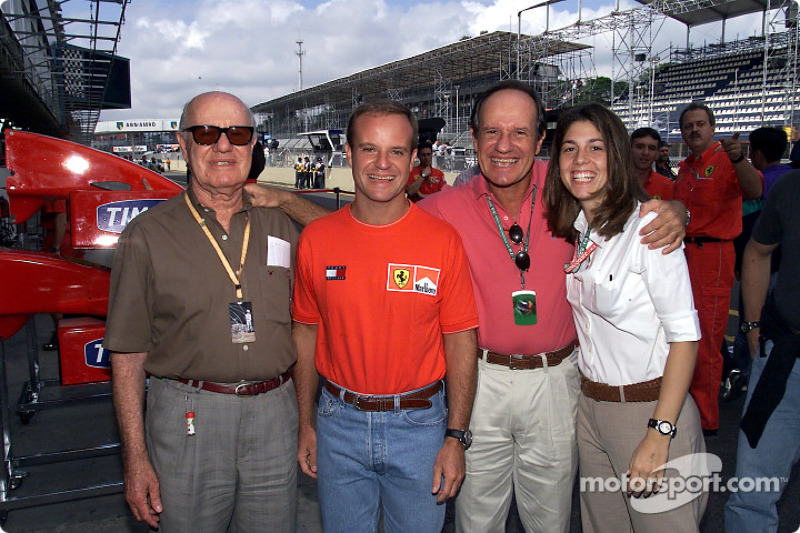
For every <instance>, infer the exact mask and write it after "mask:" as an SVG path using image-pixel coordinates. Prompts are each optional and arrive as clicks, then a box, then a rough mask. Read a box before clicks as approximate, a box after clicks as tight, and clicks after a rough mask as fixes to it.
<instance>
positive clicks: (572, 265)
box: [564, 227, 597, 274]
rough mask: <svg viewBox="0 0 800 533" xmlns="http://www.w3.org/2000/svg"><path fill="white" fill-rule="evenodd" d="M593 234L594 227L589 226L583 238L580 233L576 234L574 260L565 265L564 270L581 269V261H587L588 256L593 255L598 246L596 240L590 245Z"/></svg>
mask: <svg viewBox="0 0 800 533" xmlns="http://www.w3.org/2000/svg"><path fill="white" fill-rule="evenodd" d="M591 234H592V228H591V227H589V228H588V229H587V230H586V235H584V236H583V240H581V238H580V234H578V235H576V236H575V252H574V253H573V255H572V261H570V262H569V263H567V264H565V265H564V272H566V273H567V274H571V273H573V272H577V271H579V270H580V269H581V263H583V262H584V261H586V258H587V257H589V256H590V255H592V252H594V251H595V249H596V248H597V243H596V242H592V244H591V246H590V245H589V237H590V235H591Z"/></svg>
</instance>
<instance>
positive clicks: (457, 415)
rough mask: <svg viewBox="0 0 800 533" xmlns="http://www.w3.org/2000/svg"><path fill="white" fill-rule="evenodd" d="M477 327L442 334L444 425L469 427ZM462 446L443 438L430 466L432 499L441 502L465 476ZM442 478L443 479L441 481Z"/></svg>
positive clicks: (473, 387) (457, 427) (476, 356)
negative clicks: (445, 367) (444, 366)
mask: <svg viewBox="0 0 800 533" xmlns="http://www.w3.org/2000/svg"><path fill="white" fill-rule="evenodd" d="M476 331H477V330H475V329H471V330H467V331H459V332H457V333H448V334H445V335H444V353H445V359H446V361H447V374H446V377H445V381H446V382H447V407H448V412H449V413H448V417H447V427H448V428H451V429H460V430H466V429H469V419H470V415H471V414H472V402H473V400H474V399H475V387H476V385H477V381H478V338H477V333H476ZM466 471H467V469H466V465H465V462H464V446H463V445H462V444H461V443H460V442H459V441H458V440H456V439H453V438H445V440H444V445H442V448H441V449H440V450H439V454H438V455H437V456H436V462H435V463H434V465H433V484H432V487H431V493H432V494H436V501H437V502H439V503H442V502H444V501H445V500H447V499H448V498H452V497H454V496H455V495H456V494H458V489H459V488H460V487H461V482H462V481H464V476H465V475H466ZM442 478H444V482H442Z"/></svg>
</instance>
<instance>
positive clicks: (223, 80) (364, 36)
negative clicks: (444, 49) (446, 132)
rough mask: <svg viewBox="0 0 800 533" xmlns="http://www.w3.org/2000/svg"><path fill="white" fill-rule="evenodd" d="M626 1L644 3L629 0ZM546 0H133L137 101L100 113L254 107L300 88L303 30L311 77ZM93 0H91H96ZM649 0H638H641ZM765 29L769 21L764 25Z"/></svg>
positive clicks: (533, 20)
mask: <svg viewBox="0 0 800 533" xmlns="http://www.w3.org/2000/svg"><path fill="white" fill-rule="evenodd" d="M620 1H621V2H622V4H621V9H628V8H631V7H633V5H634V3H633V2H632V1H629V0H620ZM536 3H538V2H537V1H535V0H452V1H435V0H434V1H430V2H421V1H418V0H330V1H327V2H318V1H316V0H294V1H293V0H270V1H268V2H267V1H264V0H170V1H169V2H165V1H163V0H132V2H131V3H130V4H129V5H128V7H127V11H126V17H125V18H126V21H125V24H124V26H123V27H122V32H121V38H120V42H119V50H118V53H119V55H121V56H123V57H127V58H129V59H130V60H131V63H130V65H131V92H132V95H131V96H132V106H131V109H127V110H116V111H104V112H103V113H102V114H101V116H100V120H120V119H134V118H136V119H145V118H164V119H174V118H178V116H179V115H180V111H181V108H182V106H183V104H184V103H185V102H186V101H187V100H188V99H189V98H191V97H192V96H193V95H195V94H198V93H200V92H203V91H209V90H224V91H229V92H232V93H234V94H236V95H238V96H240V97H241V98H242V99H243V100H244V101H245V103H246V104H248V105H250V106H252V105H255V104H258V103H261V102H265V101H267V100H271V99H273V98H277V97H279V96H283V95H285V94H287V93H290V92H292V91H295V90H297V88H298V58H297V55H296V52H297V49H298V47H297V44H296V41H298V40H302V41H303V51H304V52H305V55H304V56H303V86H304V87H305V88H308V87H312V86H314V85H318V84H320V83H324V82H326V81H330V80H333V79H336V78H340V77H344V76H347V75H350V74H353V73H355V72H358V71H360V70H363V69H366V68H371V67H375V66H378V65H381V64H384V63H387V62H390V61H395V60H398V59H404V58H407V57H411V56H413V55H416V54H419V53H422V52H425V51H427V50H431V49H434V48H437V47H440V46H443V45H446V44H449V43H452V42H455V41H457V40H459V39H460V38H461V37H462V36H464V35H469V36H477V35H478V34H479V33H480V32H481V31H484V30H485V31H490V32H491V31H495V30H506V31H513V32H516V31H517V12H518V11H519V10H521V9H524V8H526V7H528V6H530V5H533V4H536ZM88 4H89V3H88V2H86V5H88ZM636 5H638V4H636ZM582 6H583V12H582V17H581V18H582V20H589V19H592V18H597V17H600V16H604V15H606V14H608V13H609V12H610V11H611V10H612V9H613V8H614V2H613V1H610V0H584V1H583V4H582ZM550 9H551V11H550V29H551V30H553V29H559V28H563V27H565V26H568V25H570V24H572V23H574V22H575V21H576V20H577V18H578V15H577V12H578V0H565V1H563V2H561V3H559V4H555V5H553V6H551V8H550ZM545 13H546V11H545V9H544V8H537V9H534V10H531V11H528V12H526V13H524V14H523V16H522V31H523V33H531V34H539V33H541V32H542V31H544V29H545ZM759 27H760V17H759V16H757V15H756V16H750V17H741V18H740V19H739V20H734V21H730V22H729V23H728V26H727V29H726V38H727V39H728V40H730V39H731V38H734V37H735V36H736V35H737V34H738V35H739V36H740V37H746V36H749V35H753V34H754V33H756V28H759ZM653 31H654V32H657V34H658V37H657V41H658V45H657V48H658V49H657V50H655V51H654V53H655V54H661V55H662V57H664V55H663V50H665V49H667V48H668V47H669V45H670V42H669V37H668V36H673V39H674V44H675V45H677V46H684V45H685V38H686V37H685V35H686V33H685V29H684V26H683V25H681V24H678V23H675V22H672V21H668V22H667V23H666V24H665V25H663V26H659V27H658V28H653ZM720 33H721V32H720V25H719V24H708V25H705V26H700V27H697V28H694V29H693V30H692V41H695V42H702V41H704V40H705V41H707V42H718V41H719V37H720ZM759 33H760V31H759ZM584 42H586V44H589V45H592V46H594V47H595V48H596V49H597V50H598V51H600V50H606V53H605V54H602V53H600V52H598V54H597V55H596V57H595V64H596V66H597V70H598V72H599V74H600V75H610V74H611V71H610V66H609V65H610V57H609V54H608V52H607V50H609V49H610V48H611V35H607V36H602V35H601V36H596V37H594V38H592V39H590V40H589V41H584Z"/></svg>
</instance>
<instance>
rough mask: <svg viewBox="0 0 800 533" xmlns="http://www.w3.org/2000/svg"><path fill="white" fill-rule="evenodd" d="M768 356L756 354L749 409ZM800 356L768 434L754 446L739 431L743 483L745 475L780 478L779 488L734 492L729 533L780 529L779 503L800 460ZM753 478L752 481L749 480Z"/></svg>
mask: <svg viewBox="0 0 800 533" xmlns="http://www.w3.org/2000/svg"><path fill="white" fill-rule="evenodd" d="M766 362H767V358H766V357H756V358H755V359H754V360H753V366H752V370H751V371H750V384H749V385H748V388H747V401H746V402H745V407H744V408H745V411H746V410H747V405H748V404H749V403H750V398H751V397H752V396H753V390H754V389H755V388H756V383H758V379H759V378H760V377H761V373H762V372H763V370H764V365H765V364H766ZM798 412H800V359H798V360H797V361H795V363H794V367H793V368H792V372H791V374H790V375H789V381H788V383H787V384H786V394H785V395H784V396H783V400H781V403H780V404H778V406H777V407H776V408H775V411H774V412H773V413H772V416H770V418H769V421H768V422H767V426H766V427H765V428H764V434H763V435H762V436H761V440H759V442H758V446H757V447H756V448H755V449H753V448H751V447H750V444H749V443H748V442H747V437H745V436H744V433H742V432H741V430H740V431H739V449H738V452H737V456H736V477H737V478H739V482H740V484H741V483H742V479H744V478H751V479H754V480H755V479H756V478H765V477H766V478H777V479H779V480H780V482H779V483H778V487H777V490H770V489H773V488H774V487H767V488H766V489H762V490H752V491H749V492H744V491H739V492H734V493H731V496H730V498H728V503H727V504H726V505H725V531H726V533H761V532H768V531H778V508H777V503H778V500H780V498H781V494H782V493H783V489H784V488H785V487H786V483H787V481H788V480H789V475H790V473H791V471H792V465H793V464H794V463H796V462H797V460H798V459H800V417H798V415H797V413H798ZM748 481H749V480H748Z"/></svg>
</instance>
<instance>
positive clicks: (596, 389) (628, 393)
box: [581, 376, 661, 403]
mask: <svg viewBox="0 0 800 533" xmlns="http://www.w3.org/2000/svg"><path fill="white" fill-rule="evenodd" d="M581 392H582V393H583V394H585V395H586V396H588V397H589V398H591V399H592V400H597V401H598V402H617V403H623V402H654V401H656V400H658V394H659V392H661V378H656V379H651V380H650V381H643V382H641V383H632V384H630V385H617V386H614V385H606V384H605V383H597V382H596V381H592V380H590V379H589V378H585V377H583V376H581Z"/></svg>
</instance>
